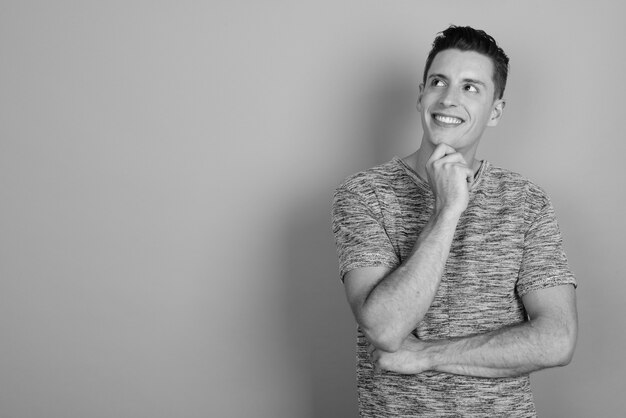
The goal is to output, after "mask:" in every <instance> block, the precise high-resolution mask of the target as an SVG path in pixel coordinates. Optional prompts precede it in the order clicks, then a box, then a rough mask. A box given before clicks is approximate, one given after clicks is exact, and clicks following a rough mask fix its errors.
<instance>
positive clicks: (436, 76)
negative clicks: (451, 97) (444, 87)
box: [427, 74, 448, 80]
mask: <svg viewBox="0 0 626 418" xmlns="http://www.w3.org/2000/svg"><path fill="white" fill-rule="evenodd" d="M431 78H441V79H443V80H447V79H448V77H446V76H445V75H443V74H431V75H429V76H428V78H427V80H430V79H431Z"/></svg>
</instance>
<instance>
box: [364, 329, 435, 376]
mask: <svg viewBox="0 0 626 418" xmlns="http://www.w3.org/2000/svg"><path fill="white" fill-rule="evenodd" d="M426 347H427V343H425V342H423V341H421V340H420V339H418V338H416V337H415V336H414V335H413V334H409V336H408V337H407V339H406V340H404V342H403V343H402V346H401V347H400V349H399V350H398V351H396V352H393V353H389V352H387V351H383V350H379V349H377V348H376V347H374V346H373V345H372V344H370V345H369V346H368V348H367V351H368V353H369V355H370V360H371V362H372V364H373V365H374V370H376V371H380V370H387V371H390V372H396V373H400V374H417V373H421V372H423V371H426V370H429V369H430V367H431V364H430V360H429V358H428V357H427V356H426V352H425V348H426Z"/></svg>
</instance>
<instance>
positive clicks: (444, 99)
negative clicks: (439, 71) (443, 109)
mask: <svg viewBox="0 0 626 418" xmlns="http://www.w3.org/2000/svg"><path fill="white" fill-rule="evenodd" d="M458 100H459V94H458V92H457V91H456V89H454V88H451V87H448V88H446V89H445V91H444V92H443V93H442V95H441V98H440V101H441V104H442V105H444V106H456V105H457V104H458V103H459V102H458Z"/></svg>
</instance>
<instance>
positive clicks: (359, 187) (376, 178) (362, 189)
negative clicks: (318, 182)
mask: <svg viewBox="0 0 626 418" xmlns="http://www.w3.org/2000/svg"><path fill="white" fill-rule="evenodd" d="M401 174H402V170H401V167H400V166H399V164H398V161H397V158H393V159H392V160H390V161H387V162H385V163H382V164H378V165H376V166H374V167H371V168H368V169H366V170H362V171H359V172H357V173H354V174H351V175H349V176H348V177H346V178H345V179H344V180H343V181H342V182H341V184H340V185H339V186H338V187H337V190H336V193H337V192H342V191H346V192H350V193H356V194H362V193H369V192H372V191H373V190H375V189H378V188H381V187H387V186H389V185H390V184H391V183H396V182H397V181H398V179H399V177H400V176H401Z"/></svg>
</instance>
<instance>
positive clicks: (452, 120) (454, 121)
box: [433, 114, 463, 125]
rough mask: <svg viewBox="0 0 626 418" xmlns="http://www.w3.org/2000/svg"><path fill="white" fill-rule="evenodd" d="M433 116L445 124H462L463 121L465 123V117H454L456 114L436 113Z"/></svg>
mask: <svg viewBox="0 0 626 418" xmlns="http://www.w3.org/2000/svg"><path fill="white" fill-rule="evenodd" d="M433 118H434V119H435V120H436V121H437V122H440V123H442V124H445V125H460V124H461V123H463V119H461V118H457V117H454V116H445V115H438V114H434V115H433Z"/></svg>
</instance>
